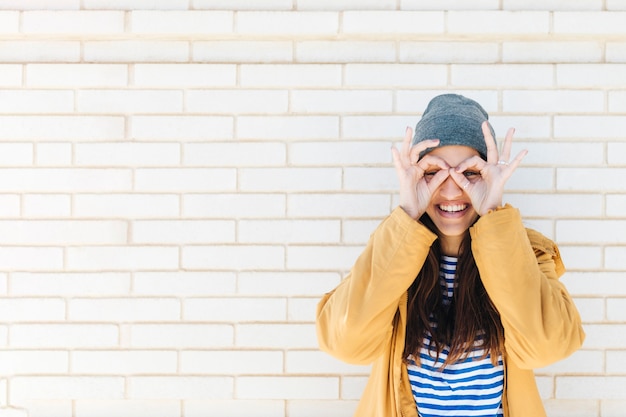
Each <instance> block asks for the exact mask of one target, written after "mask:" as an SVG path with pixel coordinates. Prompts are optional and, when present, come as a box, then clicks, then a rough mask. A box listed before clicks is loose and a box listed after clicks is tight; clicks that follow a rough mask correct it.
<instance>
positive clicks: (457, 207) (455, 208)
mask: <svg viewBox="0 0 626 417" xmlns="http://www.w3.org/2000/svg"><path fill="white" fill-rule="evenodd" d="M466 208H467V204H449V205H443V204H440V205H439V210H441V211H445V212H448V213H458V212H460V211H463V210H465V209H466Z"/></svg>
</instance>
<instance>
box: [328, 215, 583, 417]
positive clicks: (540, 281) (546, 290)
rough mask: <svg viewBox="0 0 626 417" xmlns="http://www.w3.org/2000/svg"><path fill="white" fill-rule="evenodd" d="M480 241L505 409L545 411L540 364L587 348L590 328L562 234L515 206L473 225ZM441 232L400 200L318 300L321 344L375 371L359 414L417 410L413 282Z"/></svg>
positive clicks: (410, 416)
mask: <svg viewBox="0 0 626 417" xmlns="http://www.w3.org/2000/svg"><path fill="white" fill-rule="evenodd" d="M470 234H471V238H472V251H473V254H474V258H475V260H476V265H477V266H478V270H479V272H480V277H481V279H482V281H483V284H484V286H485V289H486V290H487V293H488V294H489V296H490V297H491V299H492V301H493V303H494V304H495V306H496V308H497V309H498V311H499V313H500V317H501V321H502V326H503V327H504V338H505V341H504V346H505V352H504V354H503V356H504V364H505V386H504V397H503V408H504V415H505V416H506V417H544V416H545V415H546V414H545V411H544V408H543V404H542V402H541V399H540V397H539V392H538V390H537V386H536V383H535V377H534V374H533V371H532V369H533V368H538V367H543V366H546V365H548V364H550V363H552V362H555V361H558V360H560V359H563V358H565V357H566V356H568V355H570V354H571V353H572V352H574V351H575V350H576V349H578V348H579V347H580V346H581V344H582V342H583V340H584V338H585V334H584V332H583V330H582V327H581V322H580V316H579V314H578V311H577V310H576V307H575V305H574V303H573V302H572V299H571V298H570V295H569V294H568V292H567V290H566V289H565V287H564V286H563V284H561V283H560V282H559V280H558V278H559V277H560V276H561V275H562V274H563V272H564V271H565V268H564V267H563V263H562V261H561V258H560V255H559V252H558V248H557V246H556V244H555V243H554V242H552V241H551V240H549V239H548V238H546V237H544V236H543V235H541V234H540V233H538V232H536V231H533V230H529V229H525V228H524V226H523V224H522V220H521V217H520V214H519V211H518V210H517V209H515V208H512V207H511V206H508V205H507V206H506V207H503V208H499V209H497V210H494V211H491V212H489V213H488V214H486V215H484V216H482V217H481V218H480V219H479V220H478V221H477V222H476V223H475V224H474V226H472V227H471V228H470ZM436 237H437V236H436V235H435V234H433V233H432V232H431V231H430V230H428V229H427V228H426V227H425V226H424V225H422V224H421V223H419V222H416V221H414V220H413V219H412V218H410V217H409V216H408V215H407V214H406V213H405V212H404V211H403V210H402V209H401V208H399V207H398V208H396V209H395V210H394V211H393V212H392V213H391V215H390V216H389V217H387V218H386V219H385V220H384V221H383V222H382V223H381V224H380V226H379V227H378V228H377V229H376V231H375V232H374V233H373V234H372V236H371V237H370V240H369V242H368V244H367V247H366V248H365V250H364V251H363V253H362V254H361V255H360V256H359V258H358V259H357V261H356V263H355V264H354V266H353V267H352V270H351V271H350V273H349V274H348V276H347V277H346V278H345V279H344V280H343V281H342V282H341V283H340V284H339V286H337V288H335V289H334V290H333V291H332V292H330V293H328V294H326V295H325V296H324V297H323V298H322V300H321V301H320V302H319V304H318V306H317V337H318V340H319V344H320V347H321V348H322V349H323V350H324V351H326V352H328V353H330V354H331V355H333V356H335V357H337V358H339V359H341V360H343V361H345V362H348V363H353V364H371V363H373V365H372V371H371V375H370V378H369V380H368V383H367V386H366V388H365V391H364V393H363V396H362V398H361V401H360V402H359V405H358V408H357V411H356V413H355V417H365V416H371V417H397V416H401V417H417V409H416V406H415V401H414V399H413V394H412V392H411V387H410V383H409V379H408V375H407V371H406V365H405V363H404V361H403V358H402V352H403V349H404V340H405V329H406V320H407V317H406V316H407V289H408V288H409V286H410V285H411V283H412V282H413V280H414V279H415V277H416V276H417V274H418V272H419V270H420V269H421V267H422V265H423V263H424V260H425V259H426V256H427V254H428V251H429V249H430V246H431V244H432V243H433V242H434V240H435V239H436Z"/></svg>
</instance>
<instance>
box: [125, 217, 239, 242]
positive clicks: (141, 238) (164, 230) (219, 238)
mask: <svg viewBox="0 0 626 417" xmlns="http://www.w3.org/2000/svg"><path fill="white" fill-rule="evenodd" d="M132 228H133V239H132V240H133V242H134V243H155V244H187V243H210V242H222V243H224V242H226V243H232V242H234V241H235V222H232V221H224V220H154V221H151V220H137V221H134V222H133V224H132Z"/></svg>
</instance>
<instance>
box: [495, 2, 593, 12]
mask: <svg viewBox="0 0 626 417" xmlns="http://www.w3.org/2000/svg"><path fill="white" fill-rule="evenodd" d="M502 7H503V9H506V10H548V11H555V10H602V1H601V0H590V1H569V0H504V1H503V5H502Z"/></svg>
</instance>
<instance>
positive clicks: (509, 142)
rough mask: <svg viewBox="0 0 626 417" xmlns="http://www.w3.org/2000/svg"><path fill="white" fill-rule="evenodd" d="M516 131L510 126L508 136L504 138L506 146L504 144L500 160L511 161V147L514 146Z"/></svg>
mask: <svg viewBox="0 0 626 417" xmlns="http://www.w3.org/2000/svg"><path fill="white" fill-rule="evenodd" d="M514 133H515V129H513V128H510V129H509V130H508V131H507V132H506V137H505V138H504V146H502V154H500V158H499V160H500V161H504V162H509V159H510V158H511V147H512V146H513V134H514Z"/></svg>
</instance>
